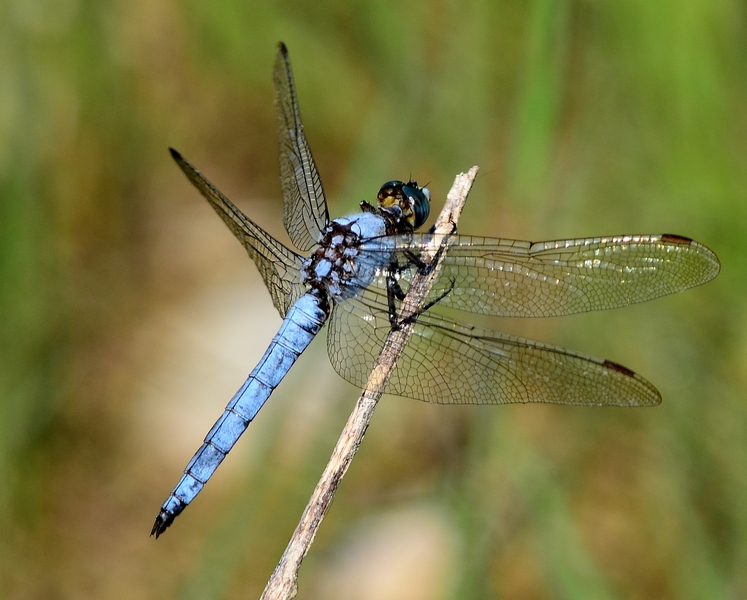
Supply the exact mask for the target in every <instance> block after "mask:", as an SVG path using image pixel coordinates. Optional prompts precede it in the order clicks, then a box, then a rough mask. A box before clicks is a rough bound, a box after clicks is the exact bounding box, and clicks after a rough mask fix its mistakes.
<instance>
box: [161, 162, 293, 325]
mask: <svg viewBox="0 0 747 600" xmlns="http://www.w3.org/2000/svg"><path fill="white" fill-rule="evenodd" d="M171 155H172V156H173V157H174V160H175V161H176V163H177V164H178V165H179V167H181V169H182V171H184V174H185V175H186V176H187V178H188V179H189V180H190V181H191V182H192V184H193V185H194V186H195V187H196V188H197V189H198V190H199V192H200V193H201V194H202V195H203V196H204V197H205V198H206V199H207V201H208V202H209V203H210V205H211V206H212V207H213V208H214V209H215V212H217V213H218V216H219V217H220V218H221V219H223V222H224V223H225V224H226V225H228V228H229V229H230V230H231V231H232V232H233V234H234V235H235V236H236V237H237V238H238V239H239V241H240V242H241V243H242V244H243V245H244V248H246V251H247V252H248V253H249V256H250V257H251V259H252V260H253V261H254V263H255V264H256V265H257V268H258V269H259V272H260V274H261V275H262V279H263V280H264V282H265V285H266V286H267V289H268V290H269V292H270V295H271V296H272V303H273V304H274V305H275V308H277V309H278V312H279V313H280V315H281V316H282V317H285V314H286V313H287V312H288V309H289V308H290V307H291V306H292V305H293V303H294V302H295V301H296V300H297V299H298V298H300V297H301V296H302V295H303V293H304V286H303V284H302V282H301V275H300V273H301V263H302V261H303V258H302V257H301V256H299V255H298V254H296V253H295V252H293V251H292V250H290V249H289V248H287V247H286V246H284V245H283V244H281V243H280V242H278V241H277V240H276V239H275V238H274V237H272V236H271V235H270V234H269V233H267V232H266V231H265V230H264V229H262V228H261V227H260V226H259V225H257V224H256V223H254V221H252V220H251V219H249V217H247V216H246V215H245V214H244V213H242V212H241V211H240V210H239V209H238V208H237V207H236V206H234V204H233V203H232V202H231V201H230V200H229V199H228V198H226V197H225V196H224V195H223V194H222V193H221V192H220V191H219V190H218V189H217V188H216V187H215V186H214V185H213V184H212V183H210V182H209V181H208V180H207V179H206V178H205V177H204V176H203V175H202V173H200V172H199V171H198V170H197V169H195V168H194V167H193V166H192V165H191V164H190V163H189V162H188V161H187V160H186V159H185V158H184V157H183V156H182V155H181V154H179V153H178V152H177V151H176V150H174V149H173V148H172V149H171Z"/></svg>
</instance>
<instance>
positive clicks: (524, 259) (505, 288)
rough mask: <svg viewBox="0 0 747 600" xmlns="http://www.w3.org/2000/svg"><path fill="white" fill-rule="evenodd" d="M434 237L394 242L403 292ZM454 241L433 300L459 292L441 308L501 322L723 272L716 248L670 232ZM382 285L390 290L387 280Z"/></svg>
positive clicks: (598, 304)
mask: <svg viewBox="0 0 747 600" xmlns="http://www.w3.org/2000/svg"><path fill="white" fill-rule="evenodd" d="M430 237H431V236H430V235H429V234H412V235H407V236H399V237H398V238H397V239H396V242H395V243H394V244H393V246H395V247H396V248H397V250H396V252H394V253H393V254H392V256H393V258H395V259H396V262H397V263H398V264H399V265H405V266H406V268H405V269H404V270H403V271H402V273H401V274H400V285H401V286H402V287H403V289H406V288H407V287H408V285H409V281H410V280H411V279H412V276H413V275H414V274H415V272H416V270H417V267H416V266H415V265H414V264H413V262H412V256H413V255H417V254H418V253H419V251H420V248H421V247H422V246H423V245H424V244H425V243H427V242H428V240H429V239H430ZM454 238H455V239H454V240H453V244H452V245H451V246H450V248H449V250H448V252H447V254H446V257H445V259H444V262H443V268H442V271H441V275H440V277H439V279H438V280H437V281H436V284H435V285H434V287H433V290H432V291H431V296H430V299H435V298H438V297H439V296H442V295H443V294H444V293H445V292H446V291H447V290H449V289H451V288H453V289H451V291H450V292H449V293H448V294H446V295H445V296H444V297H443V298H442V299H441V300H440V301H439V305H443V306H449V307H452V308H456V309H459V310H465V311H468V312H473V313H480V314H487V315H496V316H501V317H555V316H560V315H569V314H574V313H580V312H587V311H593V310H603V309H608V308H617V307H621V306H627V305H629V304H635V303H638V302H645V301H646V300H651V299H653V298H658V297H659V296H664V295H667V294H672V293H674V292H680V291H682V290H685V289H688V288H691V287H694V286H697V285H701V284H703V283H706V282H707V281H710V280H711V279H713V278H714V277H715V276H716V275H717V274H718V272H719V269H720V264H719V261H718V258H717V257H716V255H715V254H714V253H713V252H712V251H711V250H709V249H708V248H706V247H705V246H703V245H702V244H699V243H698V242H695V241H693V240H691V239H689V238H685V237H681V236H676V235H668V234H660V235H621V236H611V237H598V238H585V239H576V240H554V241H548V242H523V241H518V240H506V239H497V238H483V237H469V236H454ZM391 247H392V245H391V244H390V245H389V246H386V245H383V244H382V243H381V242H380V241H374V242H371V243H369V244H364V246H363V248H362V250H363V252H362V254H364V255H365V254H366V253H368V254H371V255H375V254H378V253H381V252H382V251H385V252H387V253H391V252H392V250H391ZM369 260H375V259H374V258H370V259H369ZM407 265H409V266H407ZM375 285H378V286H379V287H380V288H383V286H384V285H385V280H384V279H380V280H378V281H377V282H375Z"/></svg>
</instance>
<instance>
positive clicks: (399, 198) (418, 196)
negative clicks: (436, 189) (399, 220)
mask: <svg viewBox="0 0 747 600" xmlns="http://www.w3.org/2000/svg"><path fill="white" fill-rule="evenodd" d="M377 199H378V201H379V207H381V208H392V207H393V206H398V207H399V208H400V209H402V214H403V215H404V217H405V218H406V219H407V222H408V223H409V224H410V225H411V226H412V228H413V229H417V228H418V227H420V226H421V225H422V224H423V223H425V221H426V219H428V214H429V213H430V211H431V193H430V191H428V188H427V187H420V186H419V185H418V184H417V182H415V181H408V182H407V183H403V182H401V181H389V182H387V183H385V184H384V185H382V186H381V189H380V190H379V195H378V196H377Z"/></svg>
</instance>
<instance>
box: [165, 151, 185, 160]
mask: <svg viewBox="0 0 747 600" xmlns="http://www.w3.org/2000/svg"><path fill="white" fill-rule="evenodd" d="M169 152H170V153H171V158H173V159H174V160H175V161H177V162H179V161H180V160H184V158H183V157H182V155H181V154H179V152H178V151H176V150H174V149H173V148H169Z"/></svg>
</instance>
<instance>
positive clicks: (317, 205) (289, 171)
mask: <svg viewBox="0 0 747 600" xmlns="http://www.w3.org/2000/svg"><path fill="white" fill-rule="evenodd" d="M273 80H274V82H275V111H276V114H277V126H278V145H279V150H280V183H281V185H282V187H283V222H284V223H285V229H286V230H287V231H288V235H289V236H290V238H291V240H292V241H293V244H294V245H295V246H296V248H298V249H299V250H303V251H306V250H309V249H310V248H311V247H312V246H314V244H316V243H318V241H319V237H320V232H321V231H322V230H323V229H324V227H325V226H326V225H327V223H328V222H329V211H328V210H327V201H326V199H325V197H324V188H323V187H322V180H321V178H320V177H319V172H318V171H317V170H316V164H315V163H314V158H313V157H312V156H311V149H310V148H309V144H308V142H307V141H306V135H305V134H304V130H303V123H302V122H301V113H300V111H299V109H298V99H297V98H296V85H295V83H294V82H293V72H292V71H291V64H290V59H289V58H288V50H287V48H286V47H285V44H282V43H281V44H280V46H279V47H278V55H277V59H276V60H275V68H274V70H273Z"/></svg>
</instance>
